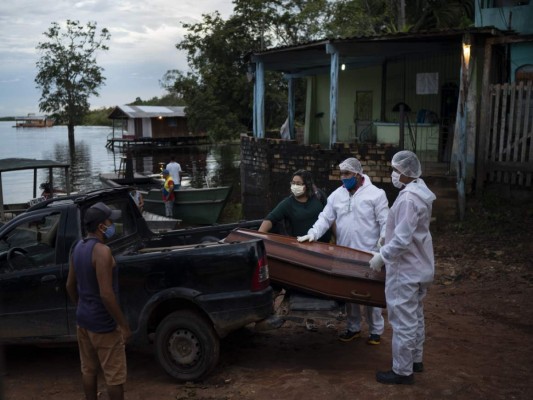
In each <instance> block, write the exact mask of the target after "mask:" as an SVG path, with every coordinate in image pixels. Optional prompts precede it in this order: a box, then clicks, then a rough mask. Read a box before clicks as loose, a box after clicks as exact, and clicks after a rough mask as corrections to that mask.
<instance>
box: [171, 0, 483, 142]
mask: <svg viewBox="0 0 533 400" xmlns="http://www.w3.org/2000/svg"><path fill="white" fill-rule="evenodd" d="M233 4H234V11H233V14H232V15H231V16H230V17H229V18H228V19H227V20H224V19H222V18H221V17H220V14H218V13H217V12H215V13H214V14H210V15H203V16H202V21H201V22H199V23H194V24H183V28H185V29H186V30H187V32H188V33H187V34H186V35H185V37H184V39H183V40H182V41H180V42H179V43H178V44H177V45H176V48H177V49H178V50H182V51H185V52H186V54H187V61H188V64H189V68H190V71H189V72H182V71H177V70H172V71H168V72H167V73H166V74H165V76H164V77H163V79H162V86H163V87H165V88H166V89H167V90H169V91H171V92H175V93H176V95H177V96H178V97H179V98H181V99H183V101H184V102H185V104H186V112H187V119H188V123H189V128H190V130H191V131H192V132H207V133H209V134H210V135H211V136H212V137H213V138H214V139H224V138H231V137H234V136H235V135H236V134H238V133H239V132H242V131H243V130H245V129H246V130H249V129H250V127H251V126H250V125H251V121H252V104H253V99H252V94H253V85H252V84H251V83H250V82H248V80H247V79H246V75H247V67H248V65H247V62H248V55H249V53H250V52H253V51H261V50H265V49H267V48H271V47H276V46H292V45H295V44H298V43H301V42H308V41H312V40H320V39H323V38H325V37H329V38H334V37H350V36H361V35H363V36H368V35H379V34H383V33H394V32H399V31H404V32H405V31H415V30H425V29H434V28H454V27H458V26H461V27H462V26H464V24H465V23H468V21H469V20H468V18H471V16H472V13H471V11H472V10H473V7H472V5H473V0H403V1H401V2H400V1H398V0H337V1H330V0H234V1H233ZM465 16H466V17H465ZM265 87H266V89H267V90H266V91H265V126H266V128H267V130H268V129H269V128H270V129H272V128H274V127H276V128H278V127H279V126H280V125H281V124H282V122H283V121H284V120H285V118H286V116H287V84H286V81H285V80H284V79H283V77H282V75H281V74H279V73H273V72H269V71H267V72H266V73H265ZM304 96H305V87H304V82H303V80H301V79H300V80H296V106H297V109H296V119H297V120H298V118H299V116H301V115H302V114H301V113H302V112H303V110H301V109H300V107H303V104H304V100H303V98H304Z"/></svg>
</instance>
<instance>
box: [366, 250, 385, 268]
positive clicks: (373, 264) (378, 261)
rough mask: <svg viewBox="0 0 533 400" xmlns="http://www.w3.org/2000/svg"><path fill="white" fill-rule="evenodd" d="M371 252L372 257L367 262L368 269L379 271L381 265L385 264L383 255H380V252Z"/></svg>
mask: <svg viewBox="0 0 533 400" xmlns="http://www.w3.org/2000/svg"><path fill="white" fill-rule="evenodd" d="M373 254H374V257H372V259H371V260H370V262H369V263H368V264H370V269H371V270H372V271H376V272H379V271H381V267H383V265H385V262H384V261H383V257H381V254H379V253H374V252H373Z"/></svg>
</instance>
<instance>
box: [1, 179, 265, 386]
mask: <svg viewBox="0 0 533 400" xmlns="http://www.w3.org/2000/svg"><path fill="white" fill-rule="evenodd" d="M99 201H103V202H104V203H105V204H107V205H108V206H109V207H110V208H112V209H118V210H121V211H122V216H121V218H120V220H118V221H116V222H115V224H116V226H117V234H116V235H115V236H114V237H113V239H112V240H111V241H110V242H109V243H107V244H108V245H109V246H110V247H111V249H112V252H113V255H114V257H115V259H116V262H117V265H118V267H119V285H120V286H119V290H120V302H121V307H122V310H123V311H124V313H125V315H126V317H127V319H128V321H129V323H130V327H131V329H132V331H133V336H132V340H131V345H133V346H134V347H135V346H142V347H144V346H145V345H151V346H153V348H154V352H155V356H156V359H157V361H158V362H159V364H160V365H161V366H162V367H163V369H164V370H165V371H166V372H167V373H168V374H170V375H171V376H173V377H174V378H176V379H178V380H181V381H190V380H198V379H201V378H203V377H205V376H206V375H207V374H209V372H210V371H212V369H213V368H214V367H215V366H216V364H217V362H218V358H219V347H220V342H219V341H220V339H221V338H223V337H224V336H225V335H227V334H228V333H229V332H231V331H234V330H236V329H239V328H242V327H244V326H246V325H248V324H250V323H254V322H259V321H261V320H263V319H265V318H267V317H269V316H270V315H271V313H272V307H273V306H272V289H271V287H270V281H269V275H268V265H267V258H266V253H265V247H264V243H263V242H262V241H261V240H250V241H244V242H240V243H224V242H223V241H218V239H221V238H223V237H225V236H226V235H227V233H228V232H229V231H230V230H231V228H233V227H235V226H233V224H228V225H220V226H212V227H200V228H191V229H184V230H177V231H170V232H167V233H161V234H154V233H153V232H151V231H150V230H149V229H148V227H147V225H146V221H145V220H144V219H143V218H142V215H141V213H140V212H139V210H138V209H137V207H136V206H135V203H134V202H133V200H132V199H131V197H130V196H129V195H128V188H116V189H104V190H97V191H93V192H89V193H86V194H83V195H76V196H70V197H62V198H54V199H52V200H48V201H45V202H42V203H39V204H36V205H35V206H33V207H31V208H30V209H28V211H26V212H25V213H23V214H21V215H19V216H18V217H16V218H14V219H13V220H11V221H9V222H8V223H6V224H5V225H4V226H2V227H1V228H0V341H3V342H4V343H7V344H21V343H32V344H43V343H60V342H73V341H75V340H76V320H75V308H74V305H73V304H72V303H71V302H70V301H69V300H68V296H67V293H66V289H65V282H66V277H67V273H68V262H69V251H70V248H71V246H72V245H73V244H74V243H75V242H76V241H77V240H79V239H80V238H82V237H83V236H85V234H86V232H84V227H83V224H82V221H83V216H84V213H85V211H86V210H87V208H88V207H90V206H91V205H92V204H94V203H96V202H99ZM235 225H238V224H235Z"/></svg>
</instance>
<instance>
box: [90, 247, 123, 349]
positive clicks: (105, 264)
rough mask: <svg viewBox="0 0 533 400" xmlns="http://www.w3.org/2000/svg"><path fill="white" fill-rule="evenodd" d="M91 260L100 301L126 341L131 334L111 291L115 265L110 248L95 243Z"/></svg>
mask: <svg viewBox="0 0 533 400" xmlns="http://www.w3.org/2000/svg"><path fill="white" fill-rule="evenodd" d="M93 262H94V268H95V270H96V279H97V281H98V288H99V290H100V298H101V299H102V303H103V304H104V306H105V308H106V309H107V311H108V312H109V314H111V317H113V319H114V320H115V321H116V323H117V324H118V327H119V329H120V332H121V333H122V337H123V339H124V341H127V340H128V338H129V337H130V336H131V331H130V327H129V324H128V321H127V320H126V317H125V316H124V314H123V313H122V310H121V309H120V305H119V304H118V299H117V297H116V295H115V292H114V291H113V268H116V266H115V260H114V258H113V255H112V254H111V249H110V248H109V247H107V246H106V245H103V244H101V243H98V244H96V246H94V249H93Z"/></svg>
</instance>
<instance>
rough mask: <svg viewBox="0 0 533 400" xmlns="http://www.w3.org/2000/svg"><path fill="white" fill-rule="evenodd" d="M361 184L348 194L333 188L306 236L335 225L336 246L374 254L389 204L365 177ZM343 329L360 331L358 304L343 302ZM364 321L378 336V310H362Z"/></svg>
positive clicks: (380, 331)
mask: <svg viewBox="0 0 533 400" xmlns="http://www.w3.org/2000/svg"><path fill="white" fill-rule="evenodd" d="M362 176H363V178H364V181H363V185H362V186H361V187H360V188H359V189H357V191H356V192H355V193H354V194H353V195H350V193H349V192H348V190H346V188H345V187H343V186H341V187H339V188H337V189H336V190H335V191H334V192H333V193H331V195H329V197H328V201H327V204H326V206H325V207H324V210H323V211H322V212H321V213H320V215H319V216H318V220H317V221H316V222H315V224H314V225H313V227H312V228H311V229H309V232H308V235H309V234H310V235H313V237H314V238H319V237H322V235H323V234H324V233H326V231H327V230H328V229H329V228H330V227H331V226H332V225H333V223H335V225H336V231H335V234H336V243H337V244H338V245H341V246H346V247H350V248H353V249H359V250H364V251H377V243H378V241H379V239H380V237H385V223H386V221H387V214H388V211H389V203H388V201H387V196H386V195H385V191H384V190H382V189H379V188H378V187H376V186H374V185H373V184H372V182H371V180H370V178H369V177H368V176H367V175H364V174H363V175H362ZM346 306H347V307H346V311H347V314H348V315H347V329H348V330H349V331H350V332H358V331H360V330H361V311H360V307H359V304H351V303H347V305H346ZM365 317H366V321H367V323H368V325H369V329H370V333H371V334H376V335H381V334H383V330H384V328H385V322H384V320H383V316H382V315H381V309H380V308H377V307H366V316H365Z"/></svg>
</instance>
